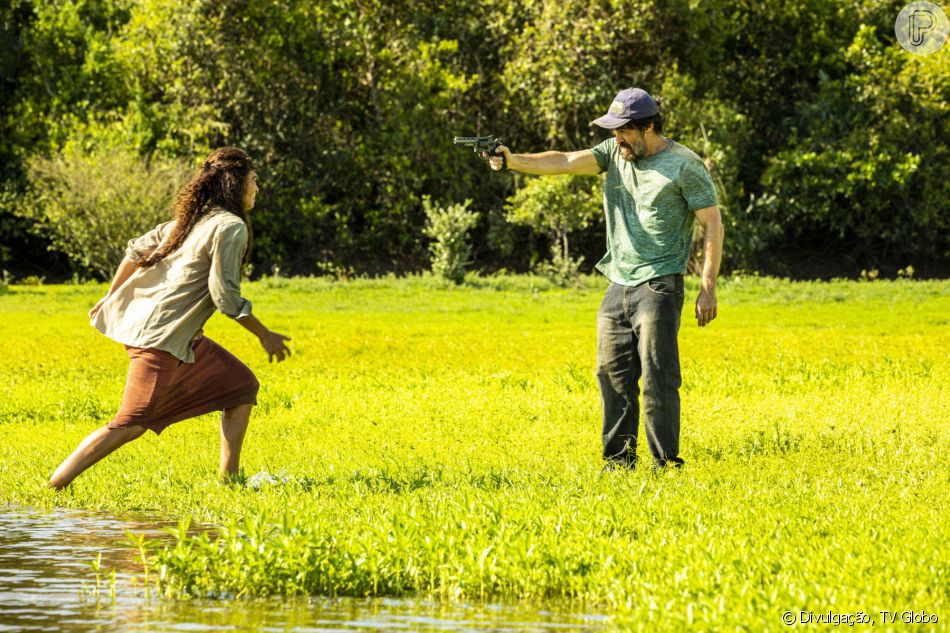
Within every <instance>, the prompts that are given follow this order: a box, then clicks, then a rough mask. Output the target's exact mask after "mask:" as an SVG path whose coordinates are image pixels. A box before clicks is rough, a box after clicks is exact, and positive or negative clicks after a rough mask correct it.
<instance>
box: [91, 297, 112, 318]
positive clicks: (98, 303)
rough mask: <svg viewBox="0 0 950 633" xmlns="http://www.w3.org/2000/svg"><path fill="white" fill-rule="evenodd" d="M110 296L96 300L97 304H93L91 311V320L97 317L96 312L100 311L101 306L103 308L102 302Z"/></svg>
mask: <svg viewBox="0 0 950 633" xmlns="http://www.w3.org/2000/svg"><path fill="white" fill-rule="evenodd" d="M108 298H109V295H106V296H104V297H103V298H102V299H99V301H97V302H96V305H94V306H92V310H90V311H89V320H90V321H92V320H93V319H94V318H96V314H97V313H98V312H99V310H100V308H102V304H103V303H105V302H106V300H107V299H108Z"/></svg>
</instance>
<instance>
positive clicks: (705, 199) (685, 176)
mask: <svg viewBox="0 0 950 633" xmlns="http://www.w3.org/2000/svg"><path fill="white" fill-rule="evenodd" d="M680 188H681V189H682V191H683V197H684V198H686V204H687V205H689V210H690V211H698V210H699V209H705V208H706V207H714V206H716V205H717V204H718V200H717V197H716V185H715V184H713V179H712V176H710V175H709V171H708V170H707V169H706V166H705V165H703V164H702V163H701V162H699V161H695V162H691V163H689V164H688V165H687V166H686V169H684V170H683V173H682V175H681V176H680Z"/></svg>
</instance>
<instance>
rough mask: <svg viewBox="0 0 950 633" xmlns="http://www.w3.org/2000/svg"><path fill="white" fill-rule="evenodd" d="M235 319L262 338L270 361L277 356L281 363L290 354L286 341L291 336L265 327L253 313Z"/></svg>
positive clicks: (261, 340)
mask: <svg viewBox="0 0 950 633" xmlns="http://www.w3.org/2000/svg"><path fill="white" fill-rule="evenodd" d="M235 320H236V321H237V322H238V323H240V324H241V325H242V326H243V327H244V329H246V330H247V331H248V332H250V333H251V334H254V335H255V336H256V337H257V338H258V339H259V340H260V342H261V346H262V347H263V348H264V351H266V352H267V360H268V361H272V360H274V358H276V359H277V362H278V363H279V362H280V361H282V360H284V358H286V357H287V356H290V348H289V347H287V344H286V343H285V342H284V341H289V340H290V337H289V336H284V335H283V334H278V333H277V332H272V331H271V330H268V329H267V328H266V327H264V324H263V323H261V322H260V319H258V318H257V317H256V316H254V315H253V314H248V315H247V316H243V317H241V318H239V319H235Z"/></svg>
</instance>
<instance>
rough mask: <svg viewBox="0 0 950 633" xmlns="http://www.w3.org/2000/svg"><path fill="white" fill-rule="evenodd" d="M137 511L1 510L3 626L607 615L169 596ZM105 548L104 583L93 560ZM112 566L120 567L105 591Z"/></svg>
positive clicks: (596, 624)
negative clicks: (149, 579) (144, 545)
mask: <svg viewBox="0 0 950 633" xmlns="http://www.w3.org/2000/svg"><path fill="white" fill-rule="evenodd" d="M168 525H171V524H170V523H168V522H161V521H156V520H153V519H150V518H148V517H142V516H131V515H130V516H126V517H118V516H109V515H103V514H97V513H91V512H80V511H75V510H54V511H52V512H45V511H39V510H29V509H0V633H3V632H6V631H17V632H20V631H56V632H71V631H77V632H78V631H84V632H85V631H102V632H107V631H149V632H152V631H155V632H162V631H176V632H183V631H274V632H276V631H280V632H284V631H288V632H289V631H297V632H300V633H315V632H318V631H391V630H401V631H517V632H519V633H524V632H530V631H600V630H605V629H607V628H608V618H607V617H606V616H603V615H591V614H583V613H573V612H570V611H564V612H561V611H558V610H556V609H554V610H552V609H549V608H545V607H538V606H537V605H520V604H513V605H492V604H457V603H453V604H445V603H437V602H430V601H424V600H404V599H386V598H381V599H371V600H367V599H353V598H339V599H330V598H313V599H306V600H305V599H297V600H253V601H249V600H237V601H227V600H218V601H211V600H204V601H174V600H165V599H161V598H159V597H156V596H154V595H149V592H148V591H146V588H145V586H144V583H143V582H142V565H141V563H140V562H139V561H138V551H137V550H136V549H135V548H133V547H132V546H131V545H130V544H129V542H128V541H127V539H126V531H132V532H134V533H136V534H139V533H145V534H147V535H148V536H150V537H152V538H157V537H160V536H161V535H162V534H163V532H162V531H161V530H162V528H163V527H166V526H168ZM99 554H101V556H102V558H101V568H102V570H103V572H102V573H101V574H100V582H99V587H98V592H97V589H96V573H95V572H94V570H93V569H92V567H91V565H90V563H91V562H93V561H95V560H96V557H97V555H99ZM112 569H115V570H116V575H115V579H116V581H115V585H114V587H115V592H114V596H113V595H112V593H111V589H110V588H111V586H112V583H111V576H110V572H111V570H112Z"/></svg>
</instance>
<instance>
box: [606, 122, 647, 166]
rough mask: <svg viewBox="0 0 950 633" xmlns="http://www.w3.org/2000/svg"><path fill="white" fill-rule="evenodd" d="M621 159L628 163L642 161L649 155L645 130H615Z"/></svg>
mask: <svg viewBox="0 0 950 633" xmlns="http://www.w3.org/2000/svg"><path fill="white" fill-rule="evenodd" d="M614 138H616V139H617V147H619V148H620V157H621V158H623V159H624V160H626V161H631V160H640V159H641V158H643V157H644V156H646V154H647V139H646V132H645V131H643V130H636V129H634V130H627V129H622V128H621V129H618V130H614Z"/></svg>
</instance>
